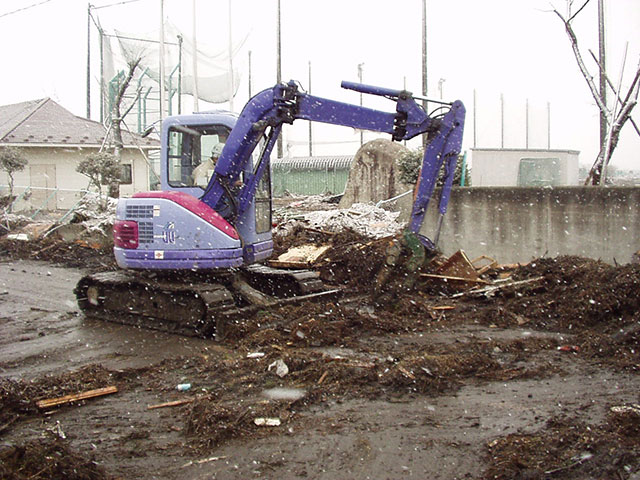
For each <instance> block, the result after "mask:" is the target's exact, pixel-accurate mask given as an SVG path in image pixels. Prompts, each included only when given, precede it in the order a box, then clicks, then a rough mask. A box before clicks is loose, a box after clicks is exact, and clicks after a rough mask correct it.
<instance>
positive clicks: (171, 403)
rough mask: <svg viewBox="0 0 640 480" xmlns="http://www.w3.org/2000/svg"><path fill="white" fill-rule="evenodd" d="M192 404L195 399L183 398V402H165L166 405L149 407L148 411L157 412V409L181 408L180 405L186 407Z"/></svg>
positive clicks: (160, 404)
mask: <svg viewBox="0 0 640 480" xmlns="http://www.w3.org/2000/svg"><path fill="white" fill-rule="evenodd" d="M192 402H193V398H183V399H182V400H174V401H173V402H165V403H158V404H156V405H149V406H148V407H147V410H155V409H156V408H167V407H179V406H180V405H186V404H188V403H192Z"/></svg>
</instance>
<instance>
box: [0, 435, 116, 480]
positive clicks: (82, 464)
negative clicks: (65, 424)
mask: <svg viewBox="0 0 640 480" xmlns="http://www.w3.org/2000/svg"><path fill="white" fill-rule="evenodd" d="M0 478H6V479H12V480H27V479H31V480H52V479H55V480H57V479H60V480H62V479H65V480H102V479H105V480H106V479H110V478H113V477H112V476H110V475H108V474H107V473H106V472H105V470H104V469H103V468H102V467H100V466H99V465H98V464H97V463H96V462H95V461H94V460H93V459H90V458H85V457H83V456H82V455H80V454H78V453H77V452H75V451H73V450H72V449H71V447H70V446H69V445H68V444H67V443H66V442H65V441H64V440H62V439H59V438H56V439H53V440H33V441H31V442H28V443H26V444H22V445H14V446H5V447H2V448H1V449H0Z"/></svg>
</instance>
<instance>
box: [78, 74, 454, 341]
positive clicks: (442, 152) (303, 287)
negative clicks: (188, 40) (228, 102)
mask: <svg viewBox="0 0 640 480" xmlns="http://www.w3.org/2000/svg"><path fill="white" fill-rule="evenodd" d="M342 87H343V88H346V89H350V90H354V91H356V92H360V93H364V94H371V95H378V96H382V97H385V98H387V99H389V100H391V101H392V102H394V103H395V112H385V111H379V110H375V109H371V108H367V107H363V106H359V105H352V104H348V103H342V102H338V101H334V100H329V99H325V98H320V97H317V96H313V95H310V94H308V93H306V92H304V91H302V89H301V88H300V87H299V85H298V84H297V83H296V82H294V81H290V82H288V83H280V84H277V85H275V86H274V87H272V88H269V89H266V90H264V91H262V92H260V93H258V94H257V95H255V96H254V97H253V98H251V99H250V100H249V101H248V103H247V104H246V106H245V107H244V109H243V110H242V112H241V113H240V115H236V114H233V113H230V112H212V113H194V114H190V115H178V116H170V117H167V118H166V119H165V120H163V122H162V131H161V143H162V145H161V190H159V191H151V192H142V193H136V194H134V195H133V196H132V197H130V198H121V199H119V201H118V205H117V209H116V220H115V224H114V228H113V232H114V254H115V258H116V261H117V264H118V266H119V267H121V270H118V271H114V272H103V273H96V274H91V275H87V276H85V277H83V278H82V279H81V280H80V281H79V283H78V285H77V286H76V289H75V293H76V297H77V300H78V304H79V306H80V308H81V309H82V310H83V311H84V312H85V314H86V315H88V316H93V317H101V318H105V319H109V320H115V321H120V322H123V323H129V324H135V325H140V326H144V327H147V328H149V327H150V328H157V329H161V330H168V331H173V332H176V333H180V334H187V335H199V336H211V335H212V334H216V336H217V335H220V334H221V333H222V330H223V326H224V324H225V322H226V321H228V319H229V318H232V317H233V316H235V317H236V318H237V317H238V316H240V317H242V316H243V315H245V314H246V313H247V311H248V310H250V309H252V308H253V309H256V308H264V307H266V306H269V305H273V304H278V303H283V302H287V301H301V300H305V299H310V298H315V297H322V296H325V295H331V294H332V293H335V291H333V290H326V289H324V286H323V284H322V282H321V281H320V279H319V275H318V273H317V272H314V271H311V270H283V269H274V268H270V267H268V266H266V265H264V264H263V262H264V261H265V260H266V259H268V258H269V256H270V255H271V254H272V251H273V240H272V236H271V229H272V221H271V179H270V154H271V151H272V149H273V147H274V145H275V144H276V141H277V138H278V136H279V135H280V132H281V130H282V126H283V125H284V124H291V123H293V122H294V121H295V120H298V119H303V120H308V121H312V122H322V123H328V124H334V125H343V126H347V127H352V128H355V129H363V130H371V131H377V132H384V133H388V134H390V135H391V137H392V139H393V140H395V141H402V140H408V139H410V138H413V137H415V136H417V135H421V134H427V138H428V144H427V147H426V148H425V152H424V158H423V162H422V168H421V171H420V175H419V179H418V182H417V184H416V187H415V191H414V203H413V208H412V212H411V218H410V221H409V224H408V226H407V229H406V232H405V233H404V235H403V239H404V240H403V243H404V244H405V245H408V246H409V247H410V250H411V251H412V253H413V255H412V256H411V258H412V260H410V263H411V262H413V263H414V264H417V263H419V262H420V261H422V259H423V258H424V257H425V254H424V253H423V252H424V251H430V250H433V249H434V248H435V243H437V235H436V241H435V242H434V241H432V240H431V239H429V238H427V237H425V236H423V235H421V234H420V233H419V232H420V228H421V226H422V223H423V220H424V217H425V214H426V211H427V206H428V204H429V201H430V199H431V197H432V196H433V193H434V188H435V186H436V181H437V178H438V174H439V171H440V169H441V166H442V165H444V166H445V177H444V183H443V186H442V189H441V193H440V199H439V204H438V209H439V212H440V218H442V216H443V215H444V213H445V212H446V209H447V204H448V201H449V195H450V191H451V186H452V182H453V176H454V171H455V166H456V162H457V160H458V155H459V153H460V149H461V144H462V134H463V128H464V118H465V108H464V105H463V104H462V102H460V101H455V102H453V103H444V102H436V103H440V104H441V105H440V106H439V108H438V109H436V112H437V113H438V114H437V115H432V116H429V115H428V114H427V113H426V112H425V109H424V108H423V107H422V106H421V105H420V104H419V103H418V102H417V101H416V100H417V99H418V100H419V99H420V97H417V96H414V95H412V93H411V92H408V91H404V90H393V89H388V88H381V87H375V86H370V85H365V84H361V83H352V82H342ZM422 100H426V99H422ZM432 101H433V100H429V102H432ZM209 152H211V154H212V155H211V158H209ZM216 156H217V158H216ZM392 257H394V256H393V255H392ZM396 257H397V255H396ZM396 257H394V261H392V262H390V263H391V264H393V263H394V262H395V261H396V260H397V258H396ZM412 268H415V265H414V267H412Z"/></svg>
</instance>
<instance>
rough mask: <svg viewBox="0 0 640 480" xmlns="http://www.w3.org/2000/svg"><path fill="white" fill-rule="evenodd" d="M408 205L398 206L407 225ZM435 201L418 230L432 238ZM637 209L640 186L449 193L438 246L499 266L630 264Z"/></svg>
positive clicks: (638, 233)
mask: <svg viewBox="0 0 640 480" xmlns="http://www.w3.org/2000/svg"><path fill="white" fill-rule="evenodd" d="M411 201H412V200H411V198H408V197H405V198H402V199H400V200H399V201H398V202H399V203H398V207H400V209H401V211H402V217H404V219H405V220H406V219H407V218H408V215H409V212H410V207H411ZM435 203H436V202H432V205H430V209H429V212H428V215H427V217H426V219H425V223H424V225H423V229H422V232H421V233H423V234H424V235H426V236H428V237H430V238H433V234H434V226H435V225H437V216H436V214H435V212H434V210H435V209H434V208H431V207H434V205H435ZM638 205H640V188H639V187H605V188H600V187H556V188H534V187H529V188H499V187H493V188H492V187H471V188H455V189H454V190H453V192H452V197H451V201H450V203H449V211H448V212H447V215H446V217H445V220H444V225H443V228H442V231H441V234H440V242H439V246H440V248H441V249H442V250H443V253H445V254H451V253H454V252H455V251H456V250H458V249H462V250H464V251H465V252H467V254H468V255H469V257H471V258H475V257H478V256H480V255H488V256H490V257H493V258H495V259H496V260H497V261H498V262H501V263H513V262H527V261H529V260H532V259H534V258H539V257H541V256H548V257H555V256H558V255H580V256H584V257H589V258H594V259H601V260H603V261H606V262H608V263H614V259H615V261H617V262H618V263H628V262H629V261H630V260H631V256H632V254H633V253H634V252H636V251H638V250H639V249H640V213H639V211H638ZM402 217H401V218H402Z"/></svg>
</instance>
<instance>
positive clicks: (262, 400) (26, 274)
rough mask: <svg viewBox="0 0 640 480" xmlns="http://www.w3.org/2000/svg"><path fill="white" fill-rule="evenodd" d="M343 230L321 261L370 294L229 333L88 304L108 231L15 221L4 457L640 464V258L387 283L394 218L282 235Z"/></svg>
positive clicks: (609, 471) (184, 465)
mask: <svg viewBox="0 0 640 480" xmlns="http://www.w3.org/2000/svg"><path fill="white" fill-rule="evenodd" d="M327 241H328V242H333V244H334V245H335V248H334V249H333V250H330V251H329V253H328V254H327V255H326V256H325V258H323V259H321V261H320V263H319V267H318V268H319V269H320V271H321V274H322V276H323V279H324V280H325V281H326V282H331V283H333V284H335V285H339V286H341V287H342V288H344V289H346V290H347V292H348V293H349V294H350V295H351V296H353V295H355V296H356V298H355V299H351V300H348V297H349V296H345V297H344V298H342V299H341V298H338V299H334V300H332V301H327V302H323V303H314V304H311V303H308V304H302V305H297V306H292V305H290V306H286V307H281V308H278V309H273V310H269V311H261V312H258V313H257V314H255V315H254V316H252V317H250V318H247V319H245V320H244V321H243V322H239V323H238V324H235V325H234V326H233V328H232V329H230V334H229V335H228V336H227V338H226V339H225V340H223V341H216V340H213V339H198V338H183V337H177V336H174V335H171V334H166V333H162V332H158V331H149V330H141V329H136V328H133V327H128V326H124V325H119V324H116V323H108V322H100V321H96V320H92V319H89V318H85V317H84V316H83V315H82V314H81V313H80V312H79V311H78V308H77V306H76V304H75V299H74V295H73V287H74V285H75V283H76V282H77V280H78V279H79V278H80V277H81V276H82V275H83V274H84V273H85V272H87V271H89V270H91V271H95V270H108V269H111V268H114V266H113V262H112V260H111V256H110V252H109V251H97V250H94V249H91V248H86V247H82V246H78V245H65V244H60V243H46V242H15V241H14V242H11V241H8V240H6V239H5V240H2V241H1V242H0V255H1V256H0V278H1V280H0V324H1V328H2V332H3V333H2V336H1V337H0V392H1V393H2V398H1V402H2V403H1V407H2V408H1V411H0V436H1V444H0V478H11V479H26V478H32V479H44V478H69V479H103V478H104V479H114V478H122V479H124V478H126V479H130V478H140V479H152V478H158V479H165V478H167V479H178V478H179V479H198V478H216V479H246V478H267V479H270V478H279V479H289V478H314V479H315V478H318V479H335V478H358V479H395V478H430V479H455V478H458V479H547V478H567V479H638V478H640V407H638V404H640V376H639V375H638V372H639V369H640V313H639V312H640V295H639V287H640V266H638V265H623V266H617V267H614V266H610V265H606V264H604V263H601V262H598V261H594V260H589V259H584V258H578V257H560V258H556V259H537V260H533V261H532V262H531V263H529V264H528V265H526V266H521V267H518V268H515V269H513V270H509V271H507V272H497V271H495V272H492V273H493V276H492V278H490V280H491V281H495V280H496V279H497V278H498V276H499V275H500V274H501V275H502V276H506V275H510V276H511V278H512V279H513V280H516V281H521V280H531V281H529V282H523V283H520V284H517V285H515V286H512V287H509V288H503V289H500V290H497V291H494V292H492V293H491V294H490V293H487V294H485V295H475V296H474V295H468V294H466V295H459V296H454V293H455V291H456V290H455V289H452V288H451V285H444V284H442V283H434V282H433V280H430V281H422V282H420V283H418V284H417V285H416V286H415V287H414V288H412V289H411V290H408V291H407V290H404V289H403V288H402V285H401V283H402V282H398V284H397V288H394V289H393V290H391V291H390V292H386V294H384V295H379V294H375V295H371V284H372V279H373V276H374V275H375V271H376V269H377V268H378V267H379V266H380V264H381V262H382V258H383V252H384V249H385V248H386V243H385V242H386V240H384V239H383V240H378V241H370V240H364V239H362V238H358V237H357V236H356V235H354V234H352V233H349V232H347V233H343V234H339V235H336V234H326V233H323V232H318V231H309V230H305V229H299V230H298V231H296V232H294V234H293V235H292V236H290V237H289V238H288V239H287V240H281V241H280V243H279V244H278V248H279V249H284V248H286V247H287V246H289V245H292V244H296V243H301V242H319V243H323V242H327ZM185 383H189V384H191V388H190V389H189V390H186V391H178V390H177V388H176V387H177V385H179V384H185ZM108 386H116V387H117V389H118V391H117V393H114V394H111V395H107V396H103V397H99V398H93V399H89V400H83V401H78V402H75V403H71V404H66V405H62V406H59V407H53V408H45V409H41V408H38V406H37V405H36V402H37V401H38V400H41V399H45V398H54V397H60V396H62V395H66V394H72V393H78V392H82V391H87V390H91V389H96V388H103V387H108ZM171 401H183V403H181V404H180V405H176V406H172V407H165V408H157V409H149V408H148V407H149V406H152V405H158V404H162V403H165V402H171ZM264 423H266V425H264Z"/></svg>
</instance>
